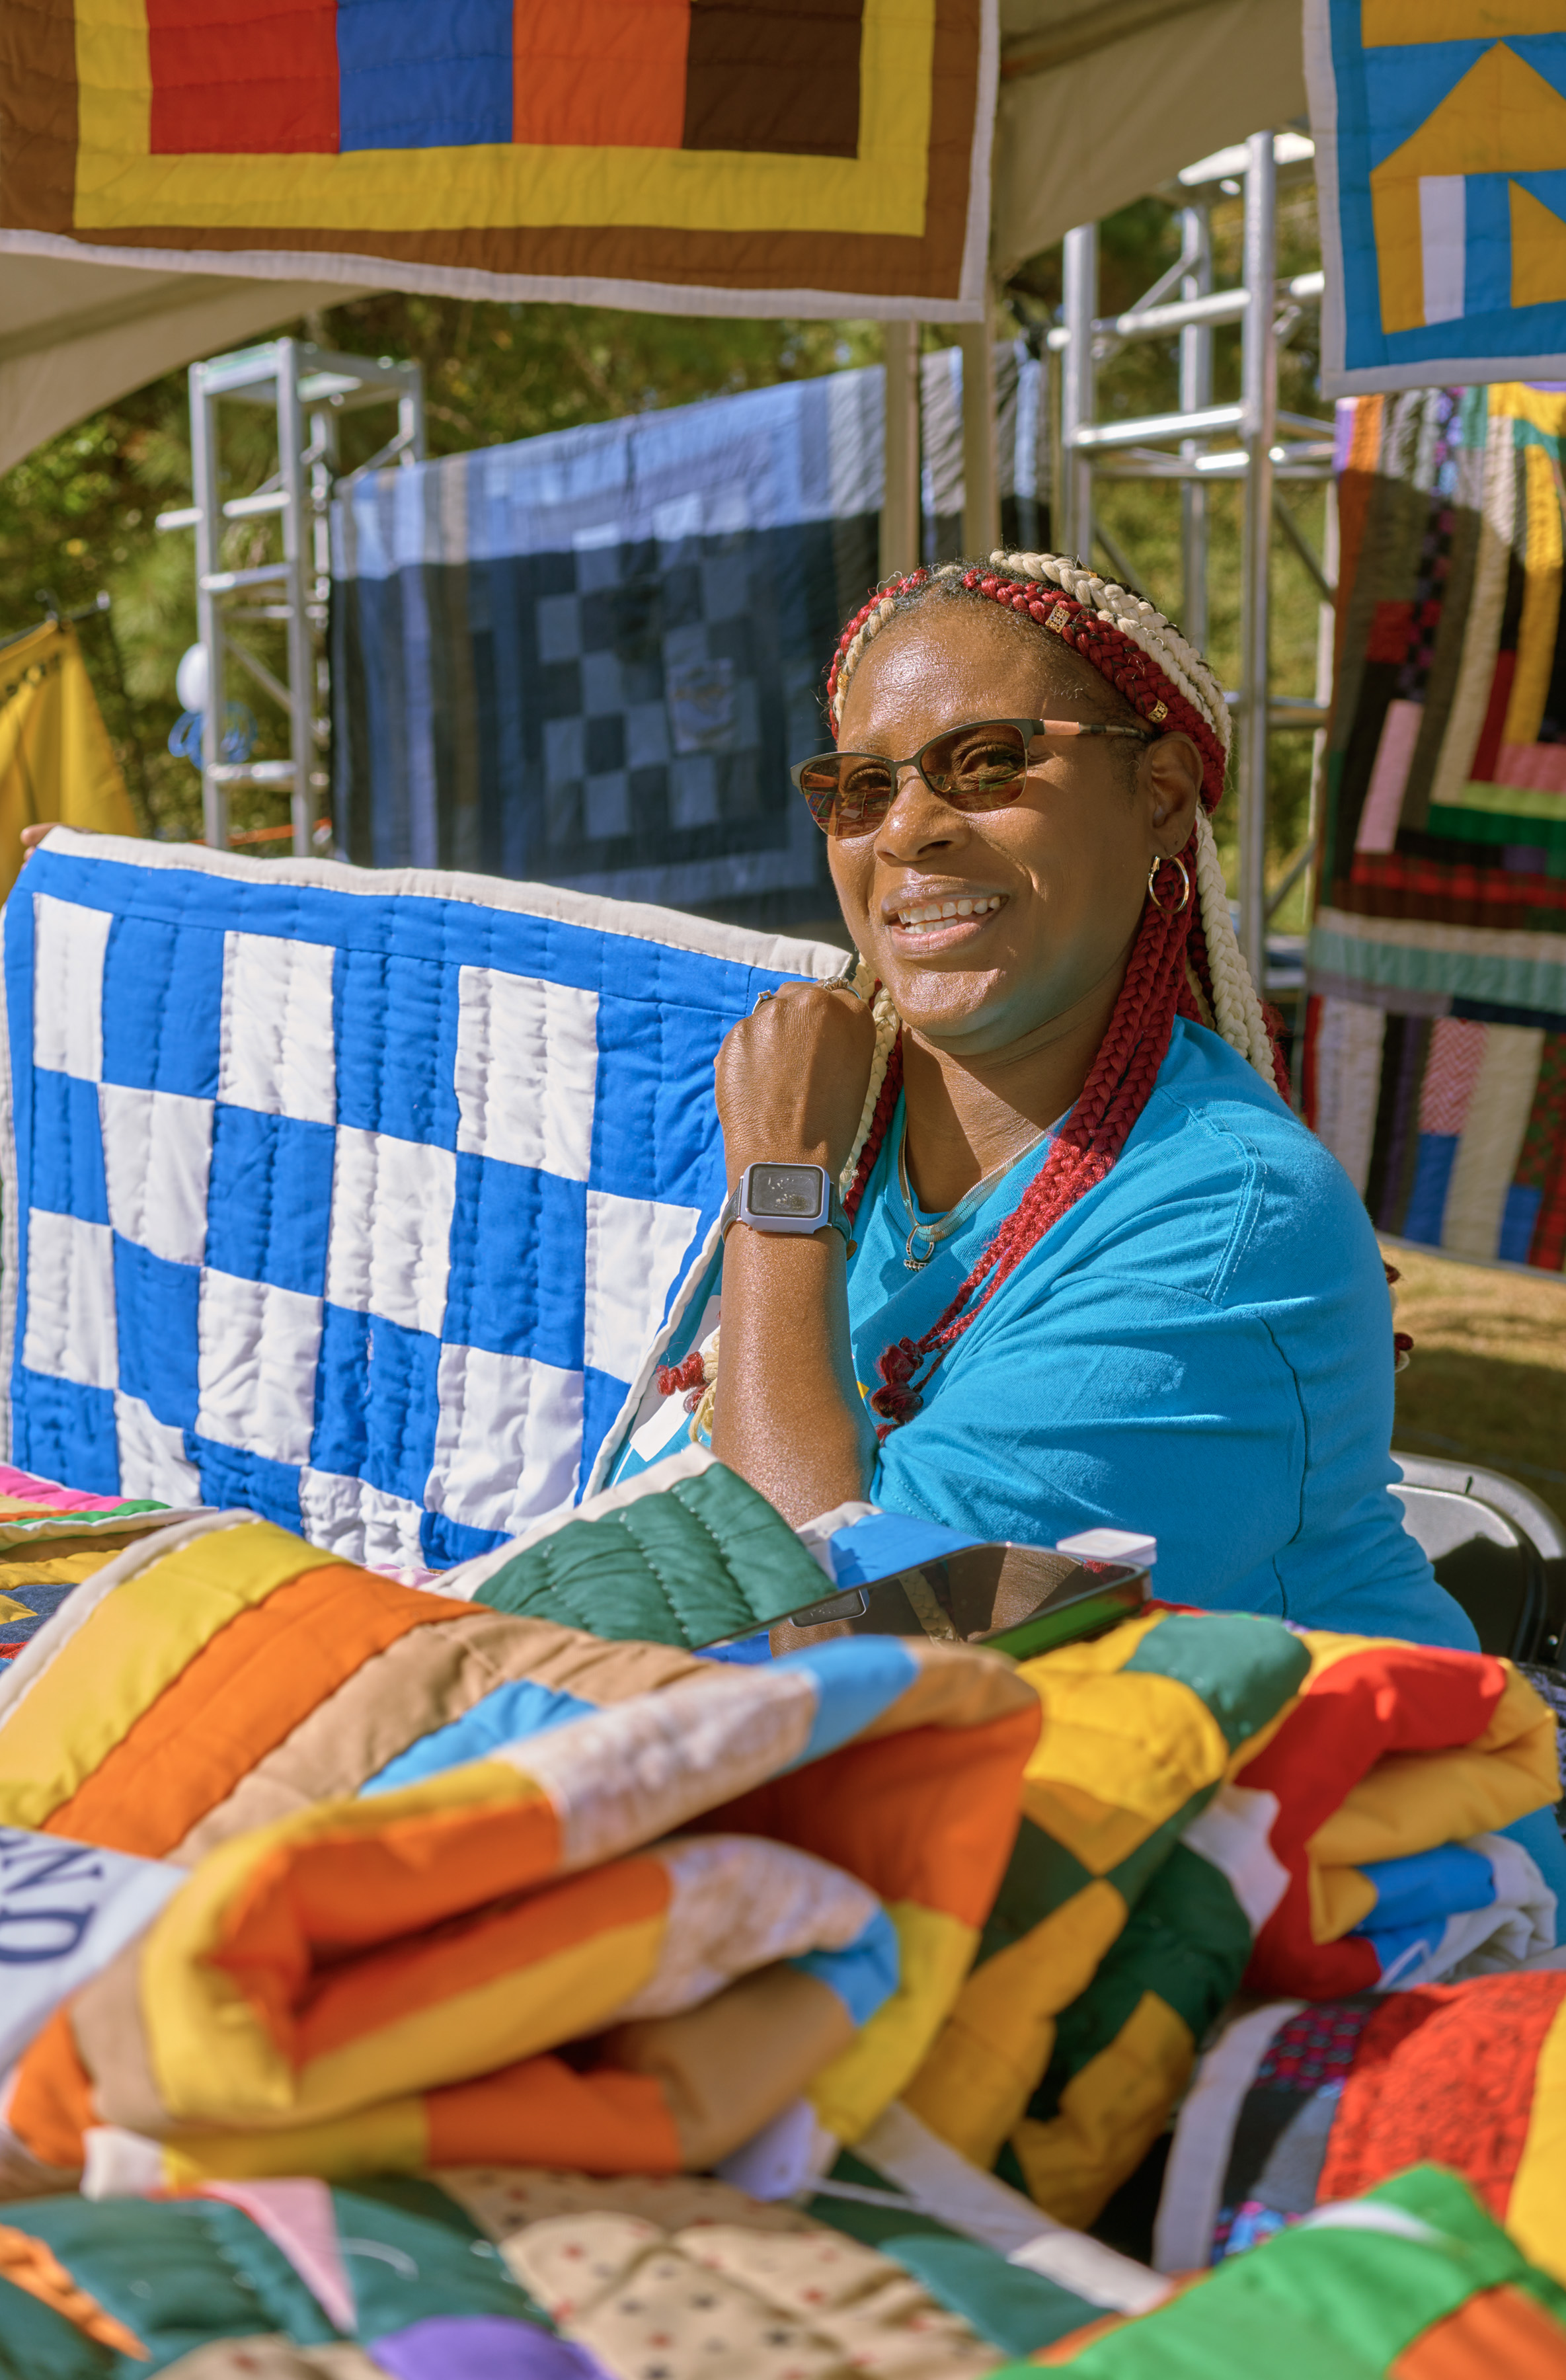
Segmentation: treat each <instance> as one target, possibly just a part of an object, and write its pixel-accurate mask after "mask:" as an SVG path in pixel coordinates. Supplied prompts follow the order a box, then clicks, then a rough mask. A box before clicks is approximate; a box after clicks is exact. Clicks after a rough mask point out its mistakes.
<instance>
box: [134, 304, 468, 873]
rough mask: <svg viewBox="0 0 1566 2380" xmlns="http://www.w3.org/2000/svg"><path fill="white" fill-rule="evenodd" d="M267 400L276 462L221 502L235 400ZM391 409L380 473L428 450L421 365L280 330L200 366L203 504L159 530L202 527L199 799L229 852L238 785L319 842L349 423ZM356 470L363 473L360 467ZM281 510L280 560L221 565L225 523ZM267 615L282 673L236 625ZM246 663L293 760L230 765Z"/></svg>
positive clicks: (210, 838) (373, 462) (197, 406)
mask: <svg viewBox="0 0 1566 2380" xmlns="http://www.w3.org/2000/svg"><path fill="white" fill-rule="evenodd" d="M236 401H237V402H238V403H240V404H245V405H250V406H262V407H271V408H272V410H273V412H274V413H275V415H276V417H277V468H276V469H275V470H274V471H273V473H272V474H271V476H270V477H269V478H268V479H266V480H262V482H261V485H260V487H258V488H253V489H252V490H251V491H250V492H249V494H248V495H242V496H230V497H225V495H224V493H223V487H224V466H223V441H222V428H223V422H222V415H221V412H220V407H222V406H223V405H224V404H225V402H229V403H232V402H236ZM378 405H395V407H396V422H397V426H396V429H395V431H394V432H393V434H392V435H391V437H390V438H388V439H387V440H386V442H385V443H384V444H383V445H382V447H381V448H380V449H379V451H378V452H377V453H376V454H374V455H371V456H370V458H369V460H368V461H367V462H365V463H364V464H362V465H361V466H360V467H359V468H360V469H361V470H366V471H369V470H378V469H380V468H382V466H383V465H385V464H388V463H394V462H395V463H405V464H411V463H416V462H418V461H419V460H420V459H421V458H422V455H423V452H424V392H423V376H422V374H421V372H420V370H419V366H418V365H417V364H398V363H392V362H390V361H388V360H387V359H386V358H379V359H377V358H374V357H370V356H350V355H339V354H337V353H335V352H334V351H332V350H330V349H328V348H325V347H318V346H312V345H311V344H310V343H309V342H308V341H306V340H302V339H271V340H268V341H267V342H266V343H265V344H264V345H263V346H255V347H246V348H244V349H242V350H241V351H240V352H239V353H237V354H236V355H229V356H214V357H212V358H211V359H210V360H209V361H207V362H205V363H197V364H192V365H191V367H190V466H191V480H192V482H193V485H192V490H191V492H192V495H193V497H194V499H195V501H194V503H193V504H189V505H188V506H186V507H184V508H183V509H181V510H179V511H176V512H166V513H160V514H159V516H158V523H157V525H158V527H159V528H163V529H173V528H193V529H194V530H195V532H196V599H197V621H198V635H199V637H200V643H201V645H202V647H203V648H204V649H205V652H206V657H207V692H206V700H205V703H204V705H203V707H202V714H201V807H202V815H203V819H204V832H205V840H206V842H207V844H209V845H210V846H211V847H212V849H214V850H218V851H225V850H226V849H227V848H228V843H229V832H228V799H229V792H230V789H231V788H232V787H233V786H236V785H257V786H261V785H267V786H271V785H275V786H276V787H278V788H279V789H280V790H281V789H282V788H283V787H286V788H287V789H288V793H289V803H290V809H291V813H292V827H293V847H294V850H295V851H296V852H297V853H306V852H309V851H310V849H311V848H312V831H313V827H314V822H315V817H316V813H317V810H318V808H319V807H320V806H321V803H322V799H323V797H324V796H325V795H326V793H327V792H328V790H329V787H330V783H331V780H330V775H329V772H328V769H327V759H326V756H327V747H328V745H329V743H330V740H331V733H332V727H331V710H330V699H329V694H330V689H329V681H328V674H327V658H326V622H327V607H328V601H329V598H330V595H331V586H332V554H331V533H330V522H329V517H328V516H329V511H330V506H331V502H332V497H333V494H334V492H335V490H336V489H337V488H338V487H339V486H340V485H342V484H343V482H342V481H341V480H339V478H338V473H337V465H338V458H339V443H340V441H339V427H340V423H341V420H342V417H343V415H344V414H346V413H355V412H359V411H361V410H362V409H363V408H365V407H369V406H378ZM350 476H352V477H355V478H357V477H358V473H357V472H355V473H353V474H351V475H350ZM269 516H270V517H274V518H275V520H276V522H277V524H278V529H279V532H280V537H279V542H280V544H281V549H282V551H281V553H280V555H279V557H278V559H277V560H275V561H271V562H265V563H261V564H258V565H255V566H254V567H252V568H249V569H242V570H225V568H224V567H223V566H222V565H223V555H222V550H221V549H222V539H223V530H224V524H225V522H233V521H245V520H257V519H261V518H266V517H269ZM254 622H265V623H272V624H275V625H281V626H283V627H284V628H285V631H286V635H285V652H286V660H285V676H284V677H281V678H280V677H278V676H277V675H276V674H275V673H274V672H273V670H272V669H271V668H270V667H269V666H268V665H267V663H266V662H264V661H262V660H261V656H260V655H259V654H258V653H255V652H252V651H251V650H250V649H249V646H248V645H247V644H246V643H245V642H244V641H243V639H242V638H241V637H239V636H238V635H237V633H236V628H237V625H246V624H249V623H254ZM230 661H234V662H238V663H239V665H240V667H241V668H242V669H243V670H244V671H245V672H246V674H247V675H248V676H249V679H250V680H251V682H252V683H253V684H254V685H255V686H259V687H260V688H261V692H262V693H263V694H264V695H266V696H267V697H268V698H269V699H270V700H271V701H273V703H275V704H276V705H277V706H278V708H279V709H280V710H282V712H283V714H284V716H285V720H286V721H287V725H288V758H287V759H285V760H225V759H224V757H223V738H224V732H225V725H224V722H225V715H226V710H227V696H228V684H227V681H228V674H229V673H228V664H229V662H230Z"/></svg>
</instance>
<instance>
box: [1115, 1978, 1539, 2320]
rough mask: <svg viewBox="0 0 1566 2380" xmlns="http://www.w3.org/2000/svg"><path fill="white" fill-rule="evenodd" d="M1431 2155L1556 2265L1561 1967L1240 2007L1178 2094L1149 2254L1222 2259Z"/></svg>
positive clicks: (1173, 2267)
mask: <svg viewBox="0 0 1566 2380" xmlns="http://www.w3.org/2000/svg"><path fill="white" fill-rule="evenodd" d="M1556 1955H1557V1956H1560V1954H1559V1953H1558V1954H1556ZM1426 2159H1429V2160H1431V2161H1433V2162H1435V2163H1437V2164H1439V2165H1442V2166H1446V2167H1450V2168H1451V2169H1452V2170H1453V2171H1455V2172H1457V2173H1459V2174H1461V2175H1462V2176H1463V2179H1464V2180H1465V2181H1466V2182H1467V2183H1468V2185H1469V2187H1470V2188H1471V2189H1472V2190H1473V2192H1475V2196H1476V2197H1477V2198H1478V2199H1479V2201H1480V2202H1481V2204H1483V2205H1484V2206H1486V2207H1487V2209H1488V2210H1489V2212H1490V2214H1491V2215H1493V2216H1495V2217H1496V2219H1497V2221H1498V2222H1499V2221H1504V2222H1505V2224H1506V2227H1507V2228H1508V2230H1509V2231H1510V2232H1511V2235H1512V2237H1513V2239H1514V2240H1516V2241H1517V2243H1518V2245H1519V2246H1520V2247H1521V2248H1522V2249H1523V2251H1524V2253H1526V2254H1527V2255H1529V2256H1531V2257H1532V2258H1533V2259H1534V2261H1535V2263H1536V2264H1538V2265H1542V2266H1543V2267H1544V2269H1545V2270H1546V2271H1547V2272H1549V2273H1552V2274H1553V2275H1554V2276H1555V2277H1556V2279H1557V2280H1558V2281H1566V2219H1563V2211H1566V1972H1561V1971H1543V1972H1540V1971H1534V1972H1529V1973H1511V1974H1495V1975H1484V1976H1477V1977H1475V1978H1473V1979H1472V1980H1470V1981H1468V1982H1466V1983H1462V1984H1455V1985H1435V1986H1426V1987H1425V1988H1422V1989H1420V1990H1417V1991H1399V1992H1391V1993H1389V1994H1387V1995H1386V1996H1385V1997H1383V1998H1372V1997H1370V1996H1368V1995H1358V1996H1356V1997H1354V1998H1349V1999H1341V2000H1326V2001H1317V2002H1316V2003H1314V2004H1311V2005H1306V2004H1304V2003H1302V2002H1301V2001H1299V2000H1283V2001H1277V2000H1272V2001H1268V2002H1266V2003H1265V2004H1264V2005H1263V2006H1262V2007H1260V2008H1258V2009H1255V2010H1251V2011H1249V2012H1248V2013H1247V2014H1245V2015H1243V2016H1241V2017H1239V2018H1237V2019H1236V2020H1235V2021H1234V2022H1232V2023H1231V2024H1230V2025H1229V2027H1228V2028H1227V2030H1226V2031H1225V2032H1224V2033H1223V2034H1221V2036H1220V2039H1219V2040H1218V2041H1217V2042H1216V2043H1215V2045H1214V2046H1213V2047H1212V2048H1211V2049H1209V2050H1208V2053H1207V2056H1206V2057H1205V2058H1203V2060H1202V2062H1201V2065H1200V2067H1199V2069H1198V2070H1197V2076H1196V2083H1195V2085H1194V2087H1193V2089H1192V2091H1191V2093H1190V2095H1189V2096H1188V2097H1187V2099H1186V2100H1185V2103H1184V2107H1182V2109H1181V2113H1180V2120H1179V2125H1178V2128H1177V2130H1176V2133H1175V2140H1174V2146H1173V2149H1172V2152H1171V2156H1170V2161H1169V2167H1168V2170H1167V2173H1166V2176H1165V2182H1164V2191H1163V2199H1162V2204H1161V2206H1160V2210H1159V2228H1158V2235H1157V2248H1156V2253H1157V2259H1158V2262H1159V2265H1161V2266H1162V2267H1163V2269H1164V2270H1165V2271H1168V2272H1180V2271H1184V2270H1187V2269H1189V2268H1190V2267H1192V2266H1195V2265H1207V2264H1217V2263H1219V2262H1220V2260H1221V2259H1222V2258H1224V2257H1226V2256H1232V2255H1234V2254H1235V2253H1238V2252H1239V2251H1240V2250H1242V2249H1244V2248H1248V2247H1250V2246H1251V2245H1252V2244H1253V2243H1254V2242H1255V2241H1256V2240H1260V2239H1265V2238H1267V2237H1268V2236H1269V2234H1271V2233H1272V2232H1275V2231H1278V2230H1281V2229H1282V2228H1285V2227H1287V2226H1289V2225H1291V2224H1295V2223H1298V2222H1300V2221H1301V2220H1302V2219H1303V2218H1304V2217H1305V2216H1308V2215H1309V2214H1310V2213H1311V2211H1312V2209H1313V2208H1314V2207H1315V2206H1316V2205H1317V2203H1318V2202H1319V2201H1321V2200H1325V2199H1334V2198H1342V2197H1348V2196H1351V2195H1352V2194H1354V2192H1358V2191H1363V2190H1366V2189H1367V2188H1370V2187H1371V2186H1372V2185H1374V2184H1377V2183H1379V2182H1382V2181H1384V2180H1387V2179H1388V2178H1389V2177H1390V2175H1393V2174H1396V2173H1398V2172H1400V2171H1401V2170H1402V2168H1403V2167H1405V2166H1407V2165H1410V2164H1412V2163H1414V2162H1415V2161H1416V2160H1419V2161H1423V2160H1426Z"/></svg>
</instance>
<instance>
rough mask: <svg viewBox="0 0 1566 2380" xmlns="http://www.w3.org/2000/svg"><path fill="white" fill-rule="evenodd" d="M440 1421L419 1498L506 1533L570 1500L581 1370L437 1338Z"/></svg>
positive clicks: (472, 1523)
mask: <svg viewBox="0 0 1566 2380" xmlns="http://www.w3.org/2000/svg"><path fill="white" fill-rule="evenodd" d="M439 1392H440V1426H439V1428H438V1430H437V1432H436V1438H435V1461H434V1466H433V1468H432V1470H431V1475H430V1485H429V1488H427V1490H426V1493H425V1501H426V1502H427V1503H428V1504H429V1506H430V1508H431V1511H432V1512H443V1513H445V1514H446V1515H447V1516H448V1518H450V1519H452V1520H454V1521H461V1522H463V1523H464V1524H466V1525H467V1527H468V1528H470V1529H496V1530H500V1531H501V1532H503V1533H504V1535H506V1536H513V1535H515V1533H516V1531H517V1530H518V1529H520V1528H523V1527H524V1526H526V1524H527V1523H528V1520H530V1519H532V1518H534V1517H535V1516H536V1515H537V1514H539V1513H540V1512H553V1511H554V1510H555V1509H556V1508H557V1507H558V1506H560V1505H562V1504H568V1503H569V1502H570V1500H571V1499H572V1497H573V1495H574V1494H575V1493H576V1489H577V1474H578V1468H579V1463H580V1453H581V1432H582V1376H581V1373H580V1372H579V1371H577V1372H566V1371H563V1370H560V1369H558V1368H557V1367H555V1366H552V1365H549V1364H540V1363H536V1362H534V1361H533V1360H532V1358H531V1357H529V1356H526V1355H496V1354H491V1353H490V1352H489V1350H488V1349H486V1348H482V1347H443V1348H442V1350H441V1364H440V1376H439Z"/></svg>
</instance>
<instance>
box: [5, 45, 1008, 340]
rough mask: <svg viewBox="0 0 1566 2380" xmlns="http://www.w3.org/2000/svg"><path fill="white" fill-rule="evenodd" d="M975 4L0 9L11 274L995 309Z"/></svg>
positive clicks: (981, 53)
mask: <svg viewBox="0 0 1566 2380" xmlns="http://www.w3.org/2000/svg"><path fill="white" fill-rule="evenodd" d="M998 50H999V37H998V33H997V25H996V10H995V5H994V0H815V5H814V6H811V7H809V8H807V9H805V8H799V7H796V6H790V5H788V0H661V4H660V5H658V6H646V5H635V0H631V5H627V0H529V5H528V6H527V7H524V8H514V7H513V6H512V0H465V5H464V6H462V7H460V8H443V7H418V6H410V5H408V0H260V5H258V6H250V7H247V8H245V9H242V10H236V9H235V8H234V7H233V6H225V0H194V5H190V0H184V5H175V0H15V5H14V6H11V7H9V8H8V9H7V10H6V14H5V18H4V19H3V20H0V158H3V159H4V161H5V162H4V167H3V169H0V225H3V226H4V228H0V248H9V249H20V250H23V251H26V252H31V253H40V252H42V253H44V254H49V253H54V254H57V255H66V256H75V257H79V258H84V259H87V260H96V261H102V262H108V263H119V264H123V263H127V262H139V263H144V264H150V265H157V266H159V267H161V268H162V269H164V270H165V271H168V270H176V271H185V272H202V271H207V272H210V271H212V269H213V267H212V263H211V262H210V261H209V260H211V259H212V258H214V257H221V259H222V265H221V268H220V269H221V270H223V271H224V272H226V273H235V272H238V273H256V274H258V275H264V276H268V277H272V278H276V279H282V280H292V279H296V278H298V277H300V276H303V277H306V278H309V279H311V280H316V281H321V280H337V281H344V282H348V283H352V284H357V285H364V284H365V283H367V282H368V283H369V284H370V285H375V284H377V283H378V282H379V283H381V284H385V283H388V282H389V283H391V284H393V285H395V286H396V287H397V288H401V289H430V290H443V291H448V292H450V293H451V294H453V295H455V296H458V297H508V298H556V299H562V298H563V299H567V300H570V301H572V302H574V303H577V304H583V305H587V304H594V305H613V306H640V307H649V308H652V309H655V310H658V311H661V312H678V313H693V314H750V315H756V314H772V315H826V316H833V315H852V314H860V315H863V314H870V315H887V316H896V315H906V316H911V317H913V318H915V319H917V320H920V321H925V322H941V321H944V322H957V321H976V320H977V319H978V318H979V316H980V315H981V314H982V312H983V308H984V274H985V269H986V249H987V243H988V237H989V149H990V136H991V128H992V124H993V119H994V112H995V88H996V74H997V59H998Z"/></svg>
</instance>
